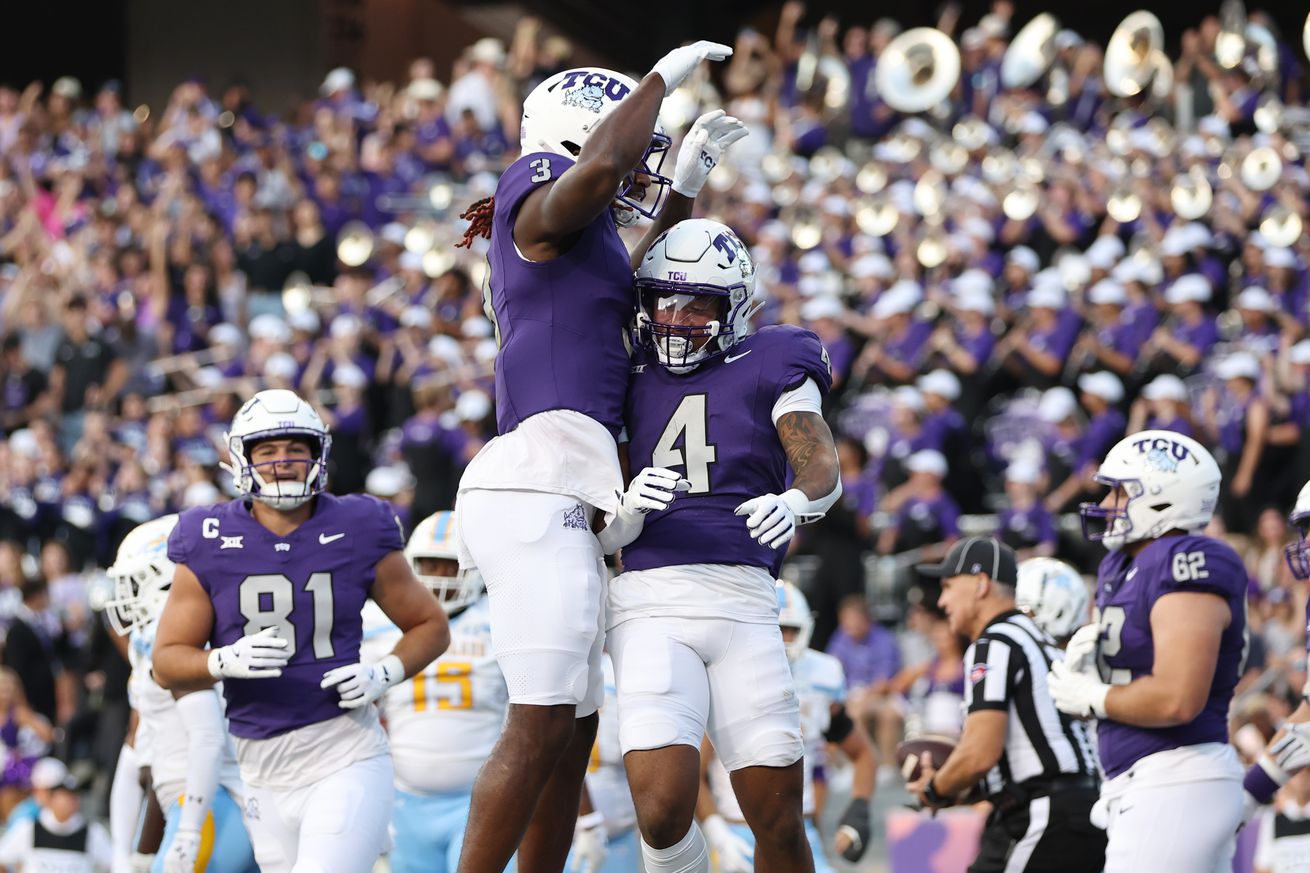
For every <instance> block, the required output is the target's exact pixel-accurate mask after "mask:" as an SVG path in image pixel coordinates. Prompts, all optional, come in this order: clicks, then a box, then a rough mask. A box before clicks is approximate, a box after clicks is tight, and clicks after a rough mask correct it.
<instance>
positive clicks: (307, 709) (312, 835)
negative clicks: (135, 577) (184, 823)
mask: <svg viewBox="0 0 1310 873" xmlns="http://www.w3.org/2000/svg"><path fill="white" fill-rule="evenodd" d="M331 445H332V438H331V436H330V435H329V434H328V430H327V427H326V426H325V425H324V424H323V419H322V418H320V417H319V415H318V413H317V412H315V411H314V409H313V407H311V406H310V405H309V404H308V403H306V402H304V401H303V400H301V399H300V398H299V397H297V396H296V395H295V394H293V393H292V392H290V391H286V390H282V389H272V390H268V391H261V392H259V393H258V394H256V395H255V396H254V397H253V398H251V399H250V400H249V401H247V402H246V403H245V404H244V405H243V406H242V407H241V409H240V410H238V412H237V414H236V416H235V417H234V418H233V421H232V428H231V431H230V432H229V433H228V435H227V447H228V452H229V453H230V454H231V465H230V466H229V468H228V469H229V470H230V472H231V473H232V474H233V479H234V482H235V485H236V489H237V491H238V492H239V493H240V494H241V499H239V500H235V501H232V502H231V503H223V504H218V505H215V506H202V507H197V508H194V509H189V510H187V511H186V512H183V513H182V515H181V516H180V517H179V518H178V522H177V527H176V528H174V530H173V533H172V534H171V535H170V537H169V540H168V557H169V559H170V560H172V561H173V562H174V563H175V564H176V565H177V569H176V572H175V573H174V578H173V585H172V588H171V589H170V591H169V594H168V601H167V603H166V604H165V606H164V611H163V615H162V616H161V617H160V619H159V631H158V634H157V636H156V643H155V653H154V668H155V677H156V678H157V679H158V680H159V681H160V683H161V684H163V685H164V686H166V687H168V688H171V689H173V690H175V691H195V690H201V689H204V688H208V687H210V686H212V685H213V684H214V683H215V682H222V683H223V696H224V697H225V698H226V699H227V718H228V724H229V729H230V732H231V733H232V735H233V736H234V737H235V738H236V754H237V760H238V761H239V762H240V766H241V777H242V780H243V781H244V782H245V785H246V791H247V799H246V820H247V823H248V826H249V828H250V835H251V838H252V840H253V842H254V845H255V857H256V860H257V861H258V862H259V867H260V869H261V870H263V871H264V873H284V871H289V870H291V869H292V868H293V867H294V868H295V869H296V871H297V873H300V871H302V870H303V871H317V870H324V871H326V870H367V869H369V868H370V866H371V865H372V863H373V861H374V860H375V859H376V858H377V857H378V855H379V854H381V852H382V848H383V844H384V841H385V839H386V829H387V821H388V819H389V817H390V811H391V807H392V802H393V798H394V788H393V787H392V768H391V756H390V753H389V751H388V749H387V737H386V734H385V733H384V732H383V730H382V725H381V724H380V723H379V721H378V713H377V707H375V706H371V705H370V704H372V703H373V701H375V700H377V699H378V698H379V697H381V696H382V695H383V694H384V693H385V692H386V690H387V689H388V688H390V687H391V686H393V685H397V684H399V683H400V682H402V681H404V680H405V679H406V678H407V677H409V676H412V675H413V674H414V673H416V672H418V671H419V670H421V669H422V668H423V667H425V666H427V665H428V664H429V663H431V662H432V660H433V659H434V658H436V657H437V655H439V654H441V652H442V651H444V650H445V648H446V645H447V644H448V643H449V642H450V631H449V628H448V627H447V623H446V616H445V613H443V612H442V611H441V607H440V606H439V605H438V604H437V602H436V600H435V599H434V598H433V596H432V592H431V591H429V590H428V589H426V588H424V587H423V586H422V585H420V584H419V582H418V580H417V579H415V578H414V572H413V570H411V569H410V566H409V562H408V561H406V560H405V556H404V554H403V552H402V549H403V548H404V540H403V539H402V538H401V530H400V523H399V521H398V519H397V518H396V515H395V512H394V511H393V510H392V509H391V507H390V506H389V505H388V504H386V503H384V502H383V501H381V500H378V499H377V498H374V497H369V496H364V495H349V496H345V497H336V496H333V495H331V494H328V493H327V464H328V456H329V452H330V450H331ZM369 597H372V598H373V600H374V601H376V602H377V604H378V606H379V607H381V609H382V611H383V612H384V613H386V615H387V617H388V618H390V619H391V620H392V621H393V622H395V624H396V626H397V627H399V628H400V629H401V630H402V632H403V633H402V636H401V638H400V640H399V641H397V643H396V646H395V649H394V650H393V651H392V653H391V654H389V655H387V656H386V657H385V658H383V659H382V660H381V661H379V662H378V663H376V664H366V663H363V662H361V660H360V652H359V648H360V640H361V638H362V632H361V619H360V612H361V610H362V609H363V607H364V601H365V600H366V599H367V598H369ZM209 644H212V648H206V646H207V645H209Z"/></svg>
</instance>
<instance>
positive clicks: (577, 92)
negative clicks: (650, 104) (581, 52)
mask: <svg viewBox="0 0 1310 873" xmlns="http://www.w3.org/2000/svg"><path fill="white" fill-rule="evenodd" d="M556 88H563V89H564V92H565V93H564V101H563V102H564V105H565V106H577V107H579V108H581V109H588V110H590V111H592V112H595V113H597V114H599V113H600V110H601V107H602V106H604V105H605V101H606V100H607V99H609V100H616V101H617V100H622V99H623V98H624V97H627V96H628V92H629V91H631V90H632V89H631V88H630V87H628V85H627V84H626V83H624V82H621V81H619V80H618V79H611V78H610V77H609V76H606V75H605V74H604V73H596V72H592V71H590V70H570V71H569V72H567V73H565V74H564V77H563V78H562V79H560V81H559V82H558V83H557V84H555V85H552V86H551V87H550V88H549V89H548V90H550V91H554V90H555V89H556Z"/></svg>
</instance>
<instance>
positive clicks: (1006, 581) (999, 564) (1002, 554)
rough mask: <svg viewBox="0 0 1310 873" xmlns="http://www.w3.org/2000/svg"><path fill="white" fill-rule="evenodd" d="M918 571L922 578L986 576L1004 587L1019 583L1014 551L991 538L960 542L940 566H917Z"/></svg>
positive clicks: (1017, 564)
mask: <svg viewBox="0 0 1310 873" xmlns="http://www.w3.org/2000/svg"><path fill="white" fill-rule="evenodd" d="M918 570H919V572H920V573H922V574H923V575H925V576H936V577H940V578H946V577H949V576H967V575H969V574H971V573H986V574H987V575H988V576H990V577H991V578H992V579H993V580H994V581H996V582H1000V583H1001V584H1003V585H1015V584H1018V582H1019V563H1018V561H1017V560H1016V559H1015V555H1014V549H1012V548H1010V547H1009V546H1007V545H1005V544H1004V543H1001V542H998V541H997V540H994V539H992V538H991V537H969V538H967V539H963V540H960V541H959V542H958V543H956V544H955V545H954V546H952V547H951V550H950V551H949V552H947V553H946V559H945V560H944V561H942V562H941V563H940V564H920V565H919V567H918Z"/></svg>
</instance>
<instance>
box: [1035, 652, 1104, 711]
mask: <svg viewBox="0 0 1310 873" xmlns="http://www.w3.org/2000/svg"><path fill="white" fill-rule="evenodd" d="M1046 687H1047V689H1048V690H1049V691H1050V692H1051V700H1052V701H1053V702H1054V703H1055V705H1056V707H1057V708H1058V709H1059V710H1060V711H1061V712H1067V713H1068V714H1069V715H1072V716H1074V717H1075V718H1092V717H1095V718H1105V696H1106V695H1107V694H1109V693H1110V686H1109V685H1107V684H1105V683H1104V682H1102V681H1101V680H1100V679H1098V678H1096V677H1095V676H1092V675H1089V674H1087V673H1078V672H1075V671H1073V670H1071V669H1069V667H1068V666H1067V665H1066V664H1065V663H1064V662H1063V661H1056V662H1055V663H1054V664H1052V665H1051V672H1049V673H1047V674H1046Z"/></svg>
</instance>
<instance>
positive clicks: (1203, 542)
mask: <svg viewBox="0 0 1310 873" xmlns="http://www.w3.org/2000/svg"><path fill="white" fill-rule="evenodd" d="M1159 555H1160V558H1159V565H1158V566H1157V567H1155V568H1153V570H1154V573H1153V575H1152V577H1151V578H1154V579H1158V580H1160V588H1161V591H1160V594H1161V595H1165V594H1173V593H1175V592H1195V593H1203V594H1214V595H1216V596H1218V597H1222V598H1224V599H1225V600H1229V599H1231V598H1233V597H1237V596H1245V592H1246V589H1247V584H1248V578H1247V572H1246V566H1245V565H1244V564H1243V563H1242V559H1241V558H1240V557H1238V555H1237V552H1235V551H1233V549H1232V548H1231V547H1230V546H1228V545H1226V544H1224V543H1221V542H1219V541H1218V540H1213V539H1210V538H1208V537H1200V536H1182V537H1177V538H1175V539H1174V540H1173V542H1172V543H1170V546H1169V548H1168V549H1167V550H1161V552H1159Z"/></svg>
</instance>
